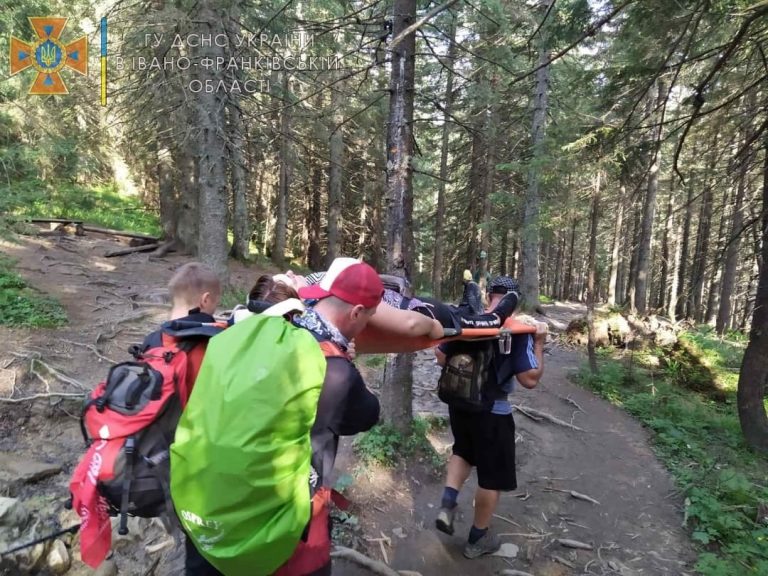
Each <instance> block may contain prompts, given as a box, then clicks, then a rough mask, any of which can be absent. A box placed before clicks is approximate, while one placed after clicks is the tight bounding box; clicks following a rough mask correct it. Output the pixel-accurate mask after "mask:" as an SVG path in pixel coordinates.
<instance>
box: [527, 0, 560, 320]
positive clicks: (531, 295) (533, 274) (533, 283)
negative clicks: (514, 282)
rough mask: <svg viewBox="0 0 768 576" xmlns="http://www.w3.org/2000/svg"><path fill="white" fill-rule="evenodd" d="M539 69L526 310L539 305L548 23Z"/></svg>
mask: <svg viewBox="0 0 768 576" xmlns="http://www.w3.org/2000/svg"><path fill="white" fill-rule="evenodd" d="M553 4H554V0H547V2H546V5H545V6H543V7H542V8H543V10H545V12H544V14H548V13H549V11H550V10H551V9H552V7H553V6H552V5H553ZM539 34H540V35H541V36H540V39H539V48H538V50H539V58H538V66H539V69H538V70H537V71H536V88H535V93H534V96H533V126H532V130H531V132H532V134H531V144H532V150H533V154H532V158H531V165H530V168H529V169H528V187H527V189H526V193H525V201H524V204H523V223H522V229H523V230H522V238H521V261H522V274H521V275H520V290H521V291H522V293H523V299H524V307H525V308H527V309H529V310H530V309H533V308H536V307H538V305H539V205H540V203H541V199H540V191H539V181H540V177H541V169H542V166H541V161H542V158H543V157H544V137H545V135H546V120H547V98H548V95H549V68H550V67H549V64H548V62H549V59H550V52H549V41H548V38H547V35H546V23H545V24H544V25H543V26H542V27H541V29H540V30H539Z"/></svg>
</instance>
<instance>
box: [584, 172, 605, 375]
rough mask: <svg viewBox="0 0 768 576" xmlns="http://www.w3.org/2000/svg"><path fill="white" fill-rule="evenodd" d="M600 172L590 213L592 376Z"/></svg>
mask: <svg viewBox="0 0 768 576" xmlns="http://www.w3.org/2000/svg"><path fill="white" fill-rule="evenodd" d="M601 176H602V174H601V172H600V171H599V170H598V172H597V174H596V175H595V182H594V188H593V190H592V207H591V209H590V213H589V256H588V264H587V268H588V272H587V326H588V334H587V354H588V356H589V369H590V370H591V371H592V374H597V355H596V353H595V342H596V337H595V300H596V298H595V289H596V288H597V281H596V276H597V257H596V255H597V220H598V211H599V209H600V177H601Z"/></svg>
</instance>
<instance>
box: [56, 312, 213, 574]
mask: <svg viewBox="0 0 768 576" xmlns="http://www.w3.org/2000/svg"><path fill="white" fill-rule="evenodd" d="M222 329H223V325H220V324H205V323H201V322H190V321H175V322H170V323H166V324H164V325H163V335H162V337H160V336H159V334H158V335H157V337H156V338H154V342H152V341H151V340H150V345H149V347H147V346H144V347H143V348H142V347H139V346H134V347H132V348H131V354H132V355H133V356H134V360H132V361H129V362H122V363H120V364H116V365H114V366H113V367H112V368H111V369H110V371H109V374H108V375H107V378H106V380H104V381H103V382H101V383H100V384H99V385H98V386H97V387H96V389H95V390H94V391H93V392H92V393H91V395H90V397H89V399H88V401H87V402H86V404H85V407H84V408H83V413H82V416H81V419H80V425H81V429H82V432H83V438H84V439H85V442H86V446H87V447H88V450H87V452H86V453H85V455H84V456H83V458H82V459H81V460H80V463H79V464H78V466H77V468H76V469H75V471H74V473H73V475H72V480H71V481H70V485H69V489H70V492H71V494H72V505H73V506H74V509H75V511H76V512H77V513H78V515H79V516H80V518H81V521H82V526H81V528H80V540H81V544H80V549H81V556H82V559H83V562H85V563H86V564H88V565H90V566H93V567H95V566H98V565H99V564H100V563H101V562H102V561H103V560H104V558H106V555H107V553H108V552H109V549H110V547H111V542H112V523H111V521H110V519H109V516H116V515H119V516H120V526H119V529H118V532H119V533H120V534H127V533H128V527H127V517H128V515H132V516H139V517H142V518H152V517H156V516H159V515H160V514H162V513H163V512H164V511H165V510H168V511H172V510H173V508H172V506H171V505H170V490H169V485H170V484H169V483H170V459H169V455H170V453H169V449H170V445H171V443H172V442H173V437H174V434H175V431H176V426H177V424H178V422H179V418H180V416H181V413H182V410H183V409H184V406H185V405H186V403H187V399H188V398H189V395H190V393H191V391H192V390H191V386H192V384H194V382H192V381H190V378H189V376H190V374H191V373H193V374H196V369H195V367H193V366H192V364H193V363H192V362H190V355H192V352H193V349H194V351H195V352H197V351H198V350H200V349H199V348H198V346H201V345H203V344H205V343H207V341H208V339H209V338H210V337H211V336H212V335H214V334H216V333H218V332H220V331H221V330H222ZM153 336H155V335H153ZM150 338H152V337H150ZM197 368H199V366H198V367H197Z"/></svg>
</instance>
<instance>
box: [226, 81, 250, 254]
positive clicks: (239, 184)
mask: <svg viewBox="0 0 768 576" xmlns="http://www.w3.org/2000/svg"><path fill="white" fill-rule="evenodd" d="M229 97H230V101H229V103H228V105H227V108H228V111H229V121H230V126H229V128H230V131H229V132H230V135H231V136H230V143H231V150H230V158H231V159H232V163H231V165H230V177H231V179H232V253H231V254H232V256H233V257H234V258H237V259H239V260H247V259H248V256H249V254H250V250H251V248H250V246H251V226H250V223H249V221H248V184H247V183H246V180H245V172H246V170H245V169H246V166H245V150H246V147H245V124H244V123H243V113H242V111H241V110H240V106H239V102H238V101H237V100H233V97H234V95H233V94H230V95H229Z"/></svg>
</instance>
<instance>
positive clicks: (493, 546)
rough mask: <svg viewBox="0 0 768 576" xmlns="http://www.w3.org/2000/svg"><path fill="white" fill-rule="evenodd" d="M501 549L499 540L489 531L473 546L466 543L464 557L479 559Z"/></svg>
mask: <svg viewBox="0 0 768 576" xmlns="http://www.w3.org/2000/svg"><path fill="white" fill-rule="evenodd" d="M499 548H501V540H499V537H498V536H496V534H493V533H492V532H491V531H490V530H488V532H486V533H485V534H483V536H482V537H481V538H480V539H479V540H478V541H477V542H475V543H474V544H470V543H469V542H467V543H466V544H465V545H464V557H465V558H469V559H470V560H471V559H472V558H479V557H480V556H484V555H485V554H493V553H494V552H496V551H498V550H499Z"/></svg>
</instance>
